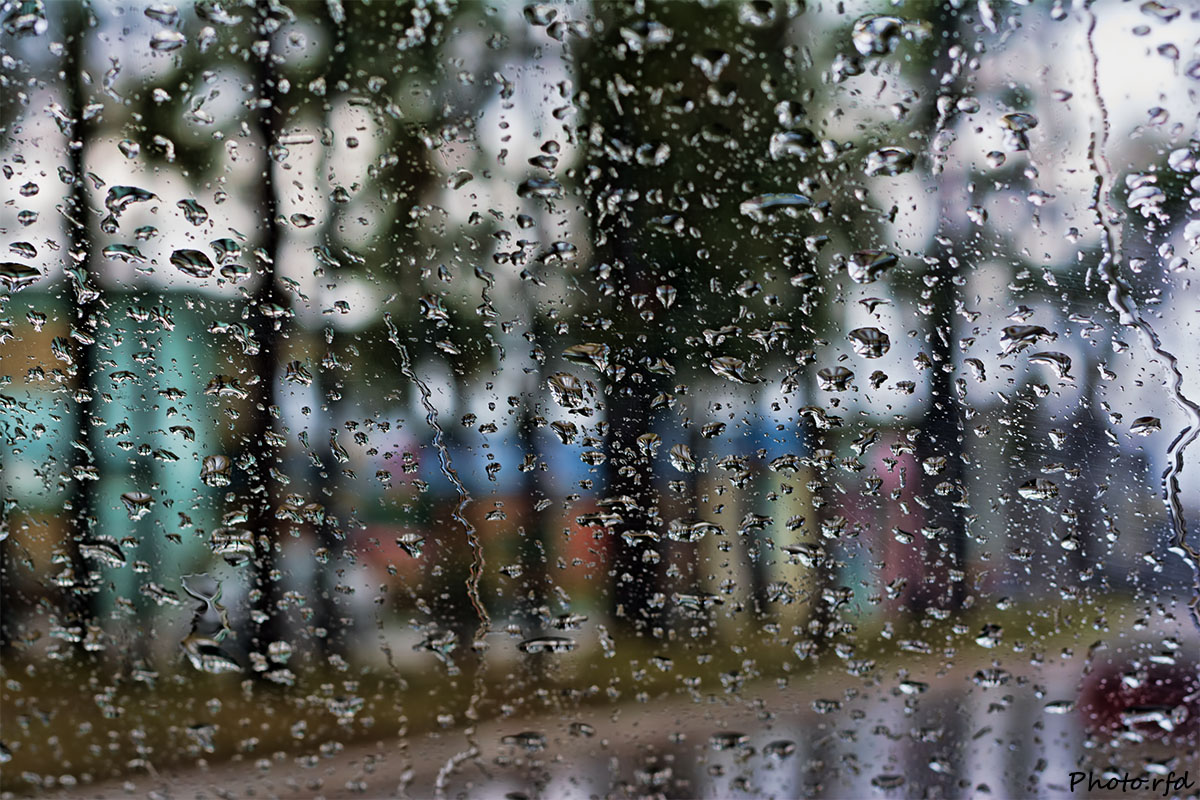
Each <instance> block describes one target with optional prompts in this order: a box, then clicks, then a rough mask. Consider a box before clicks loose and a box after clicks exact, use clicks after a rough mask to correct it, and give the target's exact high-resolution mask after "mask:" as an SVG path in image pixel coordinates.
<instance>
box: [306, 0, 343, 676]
mask: <svg viewBox="0 0 1200 800" xmlns="http://www.w3.org/2000/svg"><path fill="white" fill-rule="evenodd" d="M321 19H322V21H323V22H324V24H325V25H326V26H327V28H328V29H329V30H331V31H333V37H334V41H333V46H332V48H331V52H330V56H329V66H328V68H327V69H326V72H325V86H326V92H327V98H326V100H325V116H324V120H323V121H324V123H325V125H324V127H325V129H326V130H328V131H330V132H332V131H333V130H334V127H335V126H336V120H335V119H334V114H335V113H336V111H337V102H338V99H339V98H340V96H341V89H340V88H339V86H340V84H341V83H342V81H344V80H345V78H346V73H347V70H348V65H349V55H348V54H347V52H346V48H347V45H346V22H345V20H344V19H342V20H338V19H334V17H333V14H332V13H330V11H329V10H328V7H326V8H325V9H324V13H323V14H322V17H321ZM321 141H322V144H323V149H322V153H323V156H322V159H321V166H320V168H319V169H320V172H321V174H319V175H317V176H316V177H315V178H314V180H315V181H316V182H318V185H319V182H321V181H324V180H327V178H328V176H329V175H328V173H329V170H330V169H331V167H330V166H329V154H330V151H331V149H332V148H333V147H335V146H336V143H335V142H334V141H333V140H330V141H328V142H327V143H326V141H325V136H324V134H322V136H321ZM326 188H327V189H328V190H329V191H330V193H331V194H332V191H333V190H334V188H335V187H334V186H332V185H329V186H327V187H326ZM337 209H338V207H337V206H336V205H334V204H333V202H332V201H331V200H330V199H329V198H328V197H327V198H326V204H325V217H324V222H323V224H322V236H321V245H322V246H323V247H324V248H326V252H328V254H329V256H330V259H329V260H330V262H336V263H339V264H340V259H338V258H337V255H336V249H335V246H334V240H335V238H336V235H335V230H336V228H337V221H338V219H339V215H338V210H337ZM339 269H340V267H338V266H335V265H334V263H330V264H325V265H324V270H325V272H324V273H323V281H324V283H325V284H326V285H327V286H325V287H323V289H324V288H330V289H334V288H336V287H337V281H336V280H335V278H336V273H334V274H329V273H330V272H333V271H334V270H339ZM334 299H336V298H330V300H331V301H332V300H334ZM323 305H325V306H332V302H326V303H324V304H323ZM334 337H335V332H334V328H333V326H332V325H330V326H326V327H325V328H324V329H323V330H322V331H321V334H320V338H317V340H316V345H315V346H316V350H318V351H320V350H323V351H324V355H323V356H322V359H321V361H320V363H319V364H317V369H316V370H315V371H316V376H317V377H316V381H315V382H316V384H317V387H318V392H319V393H320V395H321V396H322V401H323V402H322V412H323V417H324V419H325V420H326V422H327V423H328V425H327V427H328V428H329V438H328V440H326V439H325V438H324V437H322V439H321V440H320V441H319V442H317V443H316V445H317V446H316V452H317V458H318V460H319V461H320V465H319V466H318V467H317V472H318V476H317V477H318V485H319V486H320V501H319V502H321V503H322V504H323V505H324V506H325V515H324V518H323V519H322V521H321V523H320V524H319V525H317V529H316V536H317V547H318V548H320V550H321V552H322V553H323V554H324V556H325V563H323V564H321V568H318V569H317V570H316V572H315V575H314V581H313V584H314V585H313V597H312V600H311V602H312V604H313V610H314V627H315V628H316V629H318V630H323V631H324V635H323V636H318V637H317V646H318V647H319V648H320V650H321V652H322V654H323V655H325V656H326V657H328V656H331V655H338V656H344V655H345V654H346V652H347V647H348V645H349V642H347V641H346V635H345V631H344V630H342V627H343V626H342V622H341V617H340V616H339V612H338V602H337V591H336V585H337V571H338V569H339V566H340V564H341V562H342V559H343V557H344V555H345V550H346V545H345V541H346V536H347V532H346V531H345V530H344V529H343V528H342V523H341V519H342V517H343V516H345V514H344V511H345V506H346V504H345V503H343V502H342V499H341V492H340V489H341V469H340V468H339V460H340V459H339V454H338V453H335V452H334V443H335V441H336V436H337V434H338V428H339V426H340V425H341V424H342V423H343V422H344V420H343V419H342V414H343V412H344V401H343V394H344V393H345V382H344V381H343V380H342V370H343V365H342V362H341V359H340V358H339V357H338V355H337V348H335V346H334Z"/></svg>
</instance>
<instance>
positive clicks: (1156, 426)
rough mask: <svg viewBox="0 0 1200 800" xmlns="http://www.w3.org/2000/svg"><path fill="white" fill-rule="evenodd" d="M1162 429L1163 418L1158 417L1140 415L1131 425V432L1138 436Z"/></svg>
mask: <svg viewBox="0 0 1200 800" xmlns="http://www.w3.org/2000/svg"><path fill="white" fill-rule="evenodd" d="M1160 430H1162V420H1160V419H1159V418H1158V417H1138V418H1137V419H1135V420H1134V421H1133V422H1132V423H1131V424H1130V426H1129V432H1130V433H1135V434H1137V435H1138V436H1149V435H1150V434H1152V433H1157V432H1158V431H1160Z"/></svg>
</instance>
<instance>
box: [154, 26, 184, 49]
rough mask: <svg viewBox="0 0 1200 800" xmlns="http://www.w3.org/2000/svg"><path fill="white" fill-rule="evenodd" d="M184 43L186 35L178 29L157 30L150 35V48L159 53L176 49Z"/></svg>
mask: <svg viewBox="0 0 1200 800" xmlns="http://www.w3.org/2000/svg"><path fill="white" fill-rule="evenodd" d="M186 43H187V37H185V36H184V35H183V34H182V33H180V32H179V31H158V32H156V33H155V34H154V35H153V36H151V37H150V48H151V49H152V50H154V51H155V52H159V53H169V52H171V51H172V50H178V49H179V48H181V47H183V46H184V44H186Z"/></svg>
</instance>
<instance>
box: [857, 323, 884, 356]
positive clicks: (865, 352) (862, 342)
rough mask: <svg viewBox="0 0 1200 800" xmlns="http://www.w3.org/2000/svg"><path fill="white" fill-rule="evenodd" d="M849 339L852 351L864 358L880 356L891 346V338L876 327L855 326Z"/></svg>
mask: <svg viewBox="0 0 1200 800" xmlns="http://www.w3.org/2000/svg"><path fill="white" fill-rule="evenodd" d="M849 339H850V343H851V345H852V346H853V347H854V352H855V353H857V354H858V355H860V356H862V357H864V358H880V357H881V356H883V354H884V353H886V352H887V351H888V349H889V348H891V346H892V340H891V338H890V337H889V336H888V335H887V334H886V333H884V332H883V331H881V330H879V329H878V328H855V329H854V330H852V331H850V333H849Z"/></svg>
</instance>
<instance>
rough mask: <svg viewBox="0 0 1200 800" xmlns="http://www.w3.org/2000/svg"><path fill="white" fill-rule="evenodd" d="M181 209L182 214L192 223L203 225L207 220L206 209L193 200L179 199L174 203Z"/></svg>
mask: <svg viewBox="0 0 1200 800" xmlns="http://www.w3.org/2000/svg"><path fill="white" fill-rule="evenodd" d="M175 205H176V206H177V207H178V208H179V209H181V210H182V211H183V216H184V218H185V219H187V221H188V222H190V223H192V224H193V225H203V224H204V223H205V222H207V221H208V211H207V210H206V209H205V208H204V206H202V205H200V204H199V203H197V202H196V201H195V200H191V199H188V200H180V201H179V202H178V203H176V204H175Z"/></svg>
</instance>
